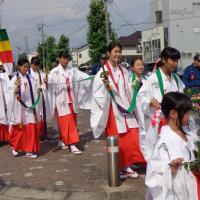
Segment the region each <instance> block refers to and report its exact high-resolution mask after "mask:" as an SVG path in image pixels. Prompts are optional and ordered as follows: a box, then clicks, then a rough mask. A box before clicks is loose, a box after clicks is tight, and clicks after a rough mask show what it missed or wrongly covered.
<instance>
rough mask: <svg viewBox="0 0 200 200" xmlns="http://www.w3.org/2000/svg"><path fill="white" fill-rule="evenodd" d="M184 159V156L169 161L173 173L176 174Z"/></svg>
mask: <svg viewBox="0 0 200 200" xmlns="http://www.w3.org/2000/svg"><path fill="white" fill-rule="evenodd" d="M183 161H184V159H183V158H177V159H175V160H172V161H171V162H170V163H169V166H170V168H171V171H172V175H176V173H177V170H178V168H179V167H180V166H181V165H182V163H183Z"/></svg>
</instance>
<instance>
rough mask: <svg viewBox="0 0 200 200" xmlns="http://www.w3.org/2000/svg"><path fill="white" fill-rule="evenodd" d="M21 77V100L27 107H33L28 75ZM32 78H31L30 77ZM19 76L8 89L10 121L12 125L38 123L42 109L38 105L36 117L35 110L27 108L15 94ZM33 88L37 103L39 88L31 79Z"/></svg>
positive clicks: (15, 77)
mask: <svg viewBox="0 0 200 200" xmlns="http://www.w3.org/2000/svg"><path fill="white" fill-rule="evenodd" d="M19 77H20V80H21V99H22V101H23V102H24V103H25V104H26V105H27V106H32V100H31V93H30V88H29V83H28V79H27V76H26V75H24V76H23V75H22V74H20V73H19ZM29 77H30V76H29ZM16 80H17V76H16V75H15V76H14V77H13V78H12V79H11V81H10V84H9V87H8V95H9V97H8V98H9V100H8V119H9V123H10V124H11V125H17V124H21V123H22V124H24V125H26V124H29V123H36V122H38V120H40V112H41V111H40V109H41V107H40V106H39V105H40V104H39V105H38V106H37V107H36V116H35V115H34V112H33V110H30V109H28V108H25V107H24V106H23V105H22V104H21V103H20V102H19V101H18V100H17V96H16V94H15V88H16V87H17V86H16ZM30 80H31V84H32V88H33V96H34V101H36V99H37V97H38V93H37V90H38V87H37V84H36V83H35V81H34V80H33V79H32V78H31V77H30Z"/></svg>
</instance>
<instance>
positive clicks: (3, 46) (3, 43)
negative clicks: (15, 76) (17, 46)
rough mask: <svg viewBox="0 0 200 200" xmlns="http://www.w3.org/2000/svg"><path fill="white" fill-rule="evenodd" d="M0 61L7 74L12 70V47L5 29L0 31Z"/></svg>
mask: <svg viewBox="0 0 200 200" xmlns="http://www.w3.org/2000/svg"><path fill="white" fill-rule="evenodd" d="M0 60H1V61H2V63H3V66H4V69H5V71H6V72H7V73H8V74H11V73H12V70H13V54H12V47H11V44H10V41H9V38H8V34H7V31H6V29H0Z"/></svg>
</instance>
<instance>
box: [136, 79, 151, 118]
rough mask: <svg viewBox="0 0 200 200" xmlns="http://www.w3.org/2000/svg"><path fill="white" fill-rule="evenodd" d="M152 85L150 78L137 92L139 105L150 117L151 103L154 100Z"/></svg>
mask: <svg viewBox="0 0 200 200" xmlns="http://www.w3.org/2000/svg"><path fill="white" fill-rule="evenodd" d="M150 86H151V81H150V78H149V79H148V80H147V81H145V83H144V84H143V86H142V87H141V88H140V90H139V92H138V94H137V107H140V110H142V111H143V114H144V115H147V116H149V117H151V108H150V106H149V103H150V101H151V100H152V97H151V87H150Z"/></svg>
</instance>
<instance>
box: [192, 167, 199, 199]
mask: <svg viewBox="0 0 200 200" xmlns="http://www.w3.org/2000/svg"><path fill="white" fill-rule="evenodd" d="M193 174H194V176H195V179H196V183H197V196H198V199H199V200H200V172H199V171H193Z"/></svg>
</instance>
